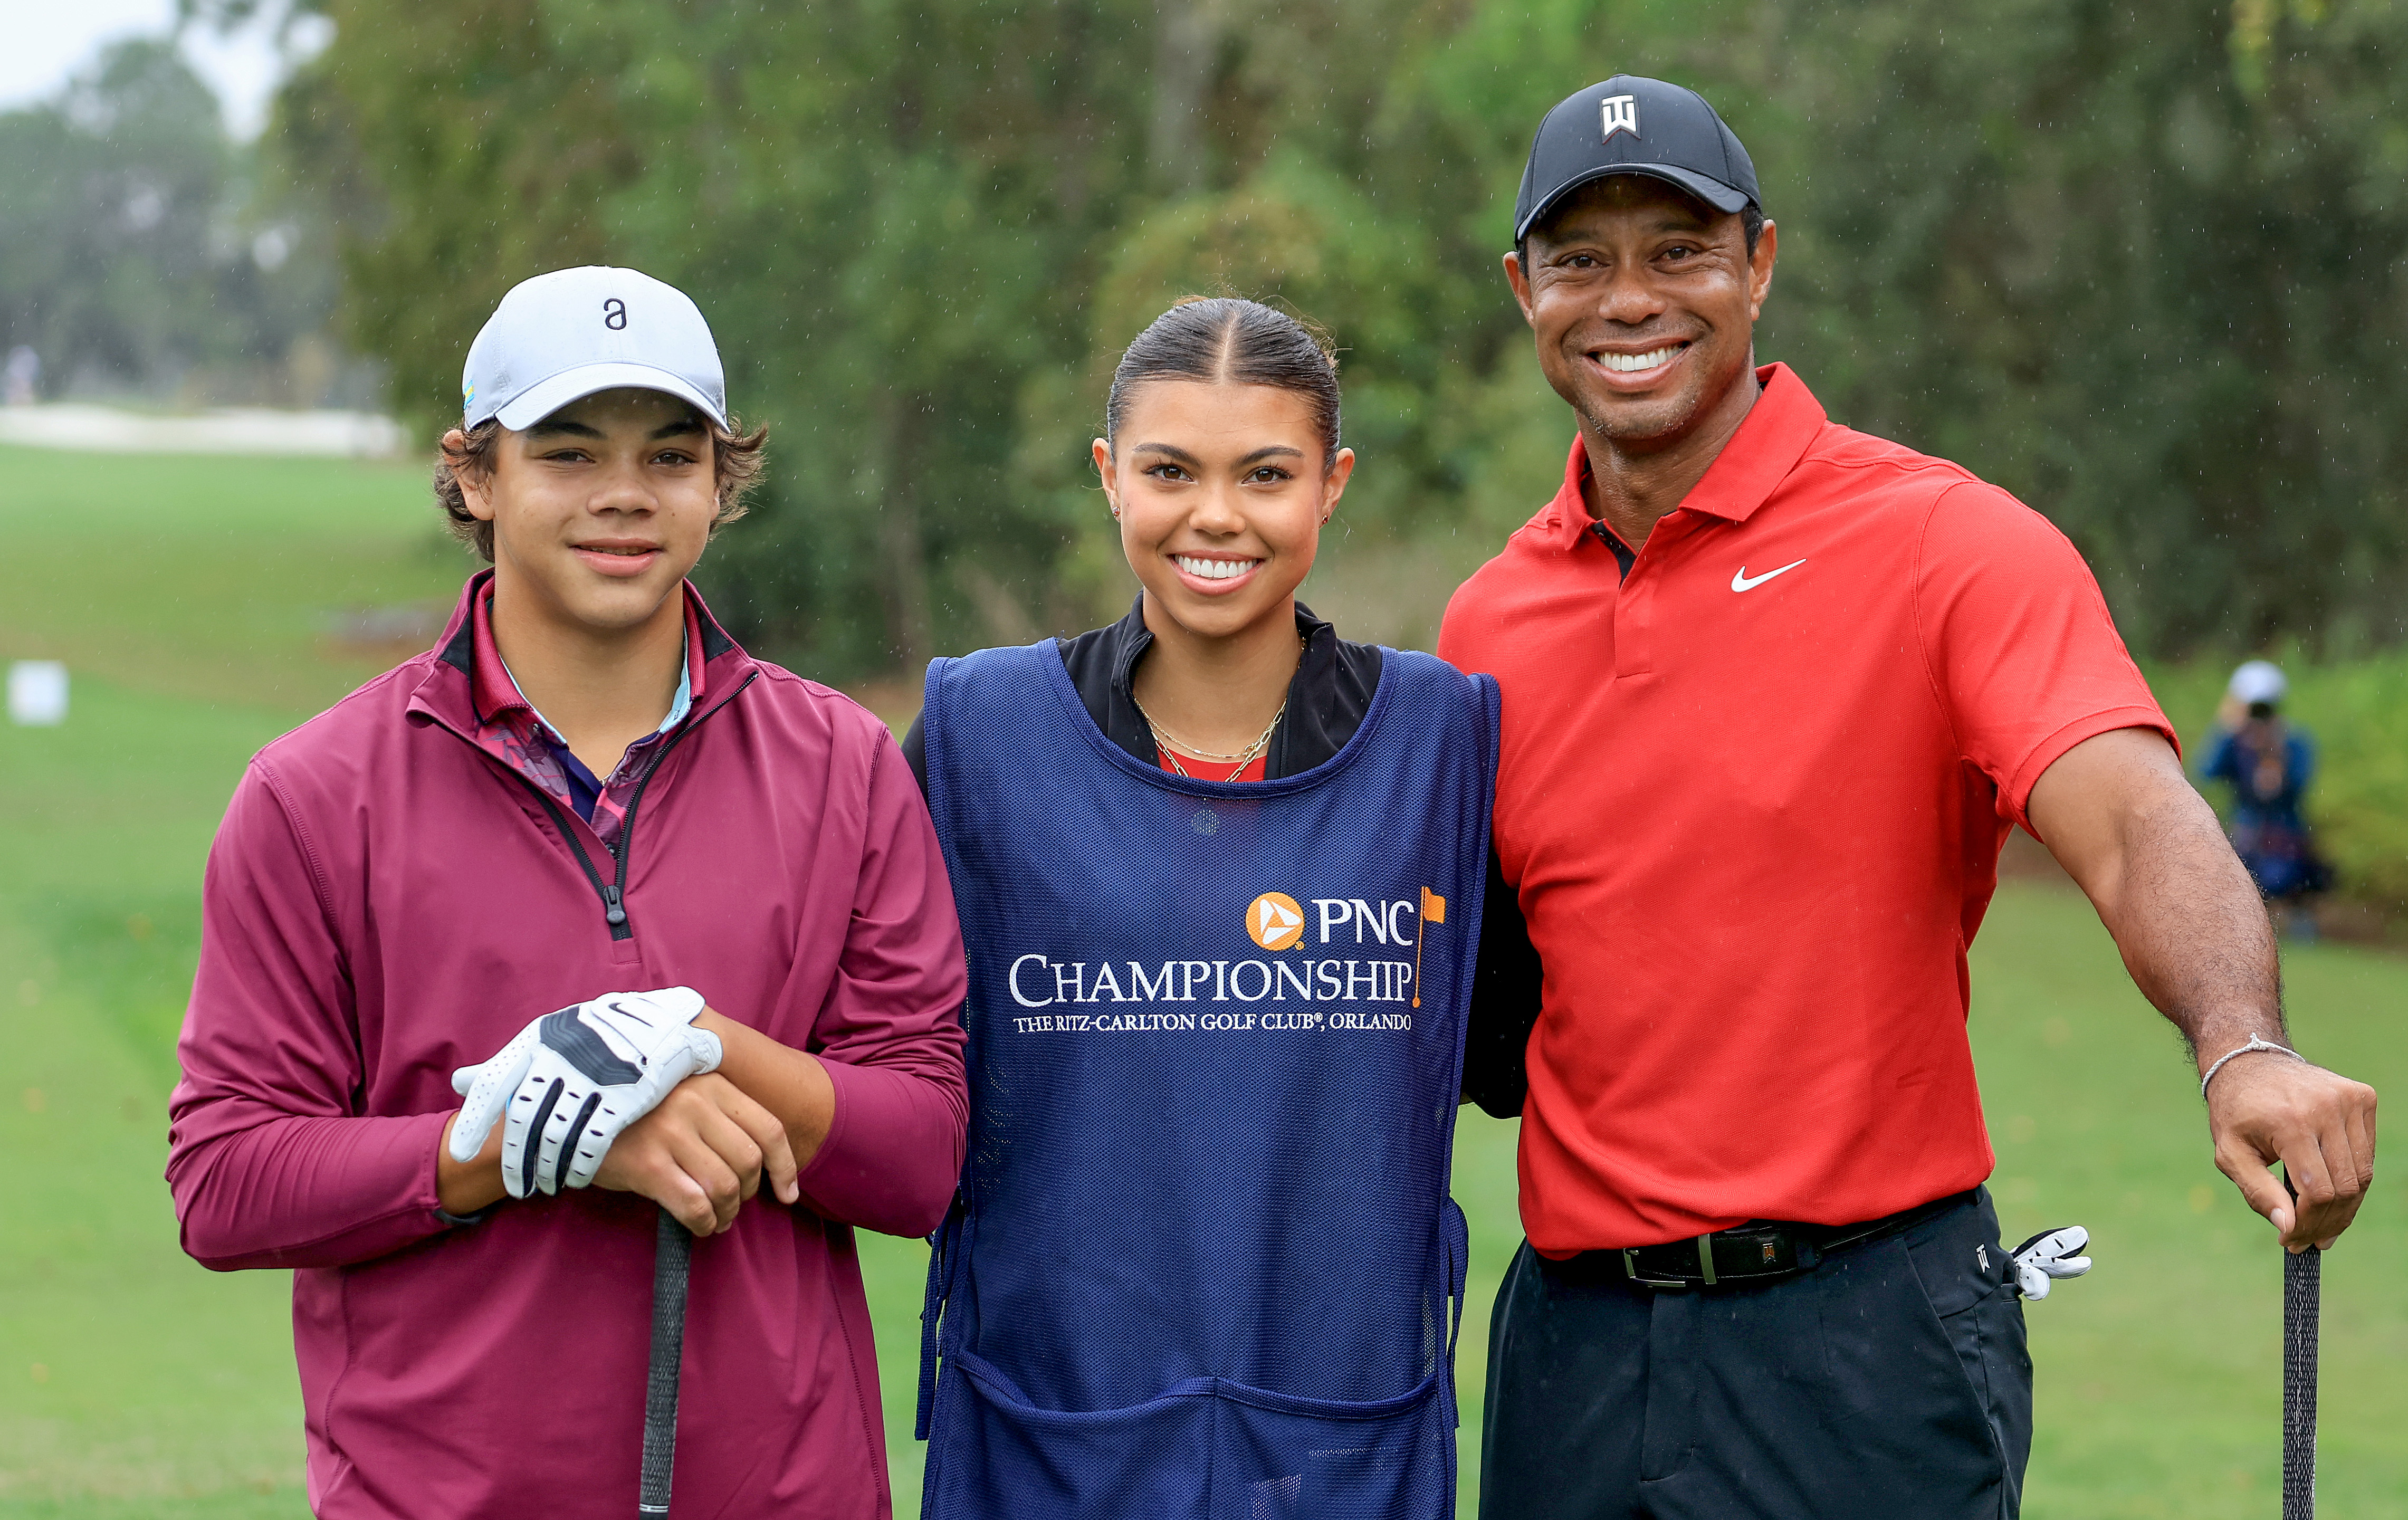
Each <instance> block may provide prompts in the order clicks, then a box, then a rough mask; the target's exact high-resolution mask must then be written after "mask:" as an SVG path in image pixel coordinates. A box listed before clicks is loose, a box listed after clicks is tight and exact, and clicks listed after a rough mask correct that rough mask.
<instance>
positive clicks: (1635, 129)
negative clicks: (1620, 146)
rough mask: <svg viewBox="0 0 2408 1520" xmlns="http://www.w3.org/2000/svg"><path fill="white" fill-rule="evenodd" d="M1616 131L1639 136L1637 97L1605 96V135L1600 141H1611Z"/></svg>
mask: <svg viewBox="0 0 2408 1520" xmlns="http://www.w3.org/2000/svg"><path fill="white" fill-rule="evenodd" d="M1617 132H1627V133H1629V134H1630V135H1631V136H1634V137H1636V136H1639V97H1638V96H1637V95H1608V96H1606V97H1605V136H1604V137H1603V138H1601V139H1600V140H1601V141H1604V142H1612V141H1613V135H1614V134H1615V133H1617Z"/></svg>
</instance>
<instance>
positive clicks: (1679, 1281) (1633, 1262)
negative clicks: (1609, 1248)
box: [1622, 1236, 1714, 1288]
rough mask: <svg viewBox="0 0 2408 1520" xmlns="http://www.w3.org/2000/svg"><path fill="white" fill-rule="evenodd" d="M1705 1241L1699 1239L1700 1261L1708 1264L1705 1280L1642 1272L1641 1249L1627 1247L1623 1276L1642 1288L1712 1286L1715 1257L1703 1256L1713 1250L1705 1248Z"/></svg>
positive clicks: (1623, 1252) (1624, 1256)
mask: <svg viewBox="0 0 2408 1520" xmlns="http://www.w3.org/2000/svg"><path fill="white" fill-rule="evenodd" d="M1704 1240H1705V1237H1703V1236H1700V1237H1699V1246H1700V1251H1701V1255H1700V1259H1701V1260H1703V1261H1704V1262H1705V1263H1706V1275H1705V1276H1704V1277H1703V1278H1696V1277H1657V1276H1655V1275H1653V1274H1651V1273H1649V1272H1647V1271H1645V1270H1642V1269H1641V1267H1640V1265H1639V1250H1640V1248H1639V1247H1637V1246H1625V1247H1623V1249H1622V1270H1623V1274H1624V1275H1625V1276H1627V1277H1628V1278H1629V1279H1630V1281H1632V1282H1633V1283H1639V1284H1640V1285H1641V1286H1642V1287H1650V1288H1694V1287H1697V1286H1699V1283H1701V1282H1702V1283H1708V1284H1711V1283H1713V1281H1714V1278H1713V1257H1711V1256H1708V1255H1702V1252H1703V1251H1706V1250H1711V1249H1712V1248H1711V1247H1708V1246H1705V1244H1704Z"/></svg>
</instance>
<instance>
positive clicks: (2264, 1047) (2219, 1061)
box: [2199, 1034, 2307, 1097]
mask: <svg viewBox="0 0 2408 1520" xmlns="http://www.w3.org/2000/svg"><path fill="white" fill-rule="evenodd" d="M2257 1051H2277V1052H2280V1053H2281V1054H2285V1055H2287V1056H2289V1057H2290V1058H2291V1059H2292V1060H2294V1061H2305V1060H2307V1057H2306V1056H2304V1055H2301V1054H2300V1053H2299V1052H2298V1051H2295V1050H2293V1049H2292V1048H2291V1047H2290V1046H2288V1045H2277V1044H2275V1043H2274V1042H2273V1041H2272V1040H2266V1039H2263V1038H2261V1037H2259V1036H2257V1035H2254V1034H2253V1035H2251V1036H2250V1037H2249V1043H2247V1044H2246V1045H2235V1046H2233V1047H2232V1048H2231V1049H2230V1050H2229V1051H2226V1052H2225V1053H2224V1054H2221V1055H2219V1056H2217V1057H2216V1058H2215V1061H2214V1065H2212V1066H2210V1067H2209V1068H2207V1074H2206V1075H2205V1076H2203V1077H2201V1078H2200V1079H2199V1096H2200V1097H2206V1096H2207V1084H2208V1083H2211V1082H2214V1080H2215V1074H2216V1073H2217V1072H2219V1071H2221V1070H2223V1069H2224V1063H2225V1062H2227V1061H2229V1060H2231V1059H2232V1058H2233V1057H2234V1056H2236V1055H2248V1054H2253V1053H2255V1052H2257Z"/></svg>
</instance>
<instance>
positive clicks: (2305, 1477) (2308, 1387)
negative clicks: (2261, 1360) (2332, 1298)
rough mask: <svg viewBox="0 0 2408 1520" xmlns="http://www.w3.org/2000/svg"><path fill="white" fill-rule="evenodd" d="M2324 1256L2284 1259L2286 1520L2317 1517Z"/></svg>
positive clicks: (2310, 1252) (2315, 1252) (2307, 1252)
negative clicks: (2319, 1338) (2318, 1367)
mask: <svg viewBox="0 0 2408 1520" xmlns="http://www.w3.org/2000/svg"><path fill="white" fill-rule="evenodd" d="M2323 1271H2324V1253H2323V1252H2321V1251H2318V1250H2316V1249H2315V1247H2314V1246H2311V1247H2309V1248H2308V1249H2307V1250H2305V1251H2302V1252H2300V1253H2299V1254H2298V1255H2291V1254H2290V1253H2288V1252H2286V1253H2285V1254H2284V1256H2283V1520H2311V1517H2312V1516H2314V1515H2315V1513H2316V1338H2317V1337H2316V1323H2317V1320H2318V1318H2319V1316H2320V1315H2321V1313H2322V1312H2323V1309H2322V1304H2321V1303H2320V1301H2319V1300H2320V1299H2321V1298H2322V1279H2323Z"/></svg>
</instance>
